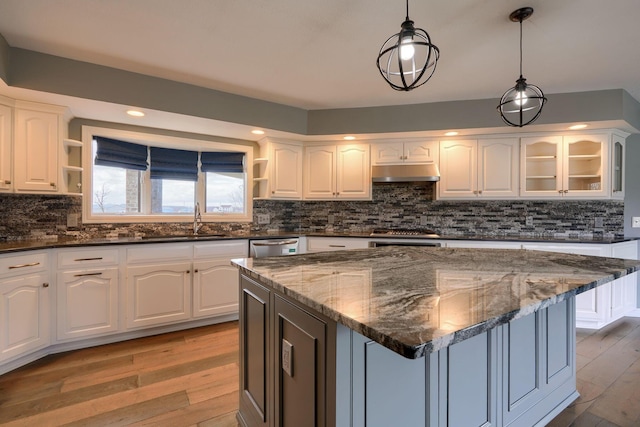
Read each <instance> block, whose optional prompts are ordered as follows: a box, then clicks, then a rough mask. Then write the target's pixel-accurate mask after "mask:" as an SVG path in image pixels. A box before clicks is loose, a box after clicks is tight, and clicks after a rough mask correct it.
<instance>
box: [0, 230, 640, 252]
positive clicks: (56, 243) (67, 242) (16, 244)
mask: <svg viewBox="0 0 640 427" xmlns="http://www.w3.org/2000/svg"><path fill="white" fill-rule="evenodd" d="M301 236H307V237H352V238H366V239H371V240H378V239H394V240H397V239H402V240H404V239H420V240H476V241H486V242H540V243H598V244H613V243H622V242H627V241H632V240H638V238H635V237H627V238H625V237H615V238H597V237H589V236H586V237H585V236H582V237H581V236H578V235H576V236H572V235H569V236H558V235H556V236H539V237H538V236H528V235H527V236H459V235H455V236H450V235H449V236H447V235H443V236H440V237H438V238H431V237H423V238H420V237H414V236H375V237H374V236H371V235H370V234H369V233H368V232H367V233H364V232H362V233H354V232H318V231H315V232H309V231H306V232H304V231H302V232H294V231H279V232H275V233H274V232H264V233H233V234H227V235H225V236H223V237H221V236H219V235H207V234H203V235H198V236H149V237H142V238H138V237H119V238H113V239H111V238H109V239H107V238H99V239H74V238H61V239H58V240H16V241H4V242H3V241H0V255H2V254H4V253H11V252H21V251H29V250H38V249H51V248H69V247H79V246H105V245H130V244H149V243H171V242H202V241H220V240H236V239H277V238H290V237H301Z"/></svg>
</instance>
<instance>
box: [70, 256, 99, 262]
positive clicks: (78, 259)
mask: <svg viewBox="0 0 640 427" xmlns="http://www.w3.org/2000/svg"><path fill="white" fill-rule="evenodd" d="M101 259H102V257H101V256H99V257H95V258H76V259H74V261H98V260H101Z"/></svg>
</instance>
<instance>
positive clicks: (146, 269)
mask: <svg viewBox="0 0 640 427" xmlns="http://www.w3.org/2000/svg"><path fill="white" fill-rule="evenodd" d="M190 301H191V263H190V262H181V263H173V264H172V263H168V264H156V265H143V266H139V267H128V268H127V328H130V329H131V328H140V327H145V326H153V325H160V324H164V323H171V322H175V321H179V320H187V319H189V317H190V315H191V309H190V308H191V305H190Z"/></svg>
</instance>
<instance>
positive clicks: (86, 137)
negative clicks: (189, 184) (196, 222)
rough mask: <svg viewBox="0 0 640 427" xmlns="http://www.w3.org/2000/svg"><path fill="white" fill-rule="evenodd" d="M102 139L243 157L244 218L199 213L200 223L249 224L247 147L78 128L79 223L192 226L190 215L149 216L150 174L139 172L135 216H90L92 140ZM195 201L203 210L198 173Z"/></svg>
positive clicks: (250, 181) (202, 188)
mask: <svg viewBox="0 0 640 427" xmlns="http://www.w3.org/2000/svg"><path fill="white" fill-rule="evenodd" d="M94 135H96V136H102V137H105V138H113V139H119V140H123V141H126V142H131V143H134V144H142V145H147V146H150V147H151V146H153V147H161V148H173V149H178V150H193V151H235V152H242V153H244V155H245V158H244V159H245V160H244V161H245V205H246V209H245V213H244V214H222V213H213V212H205V211H204V210H202V211H201V214H202V220H203V222H251V221H252V220H253V185H252V184H253V167H252V165H253V150H254V147H253V146H251V145H240V144H232V143H224V142H216V141H206V140H198V139H189V138H183V137H175V136H168V135H161V134H154V133H143V132H134V131H128V130H122V129H112V128H103V127H96V126H86V125H83V126H82V142H83V147H84V148H83V150H82V165H83V171H84V172H83V173H82V198H83V201H82V221H83V223H87V224H92V223H93V224H98V223H153V222H161V223H164V222H182V223H191V222H193V215H191V214H182V215H167V214H152V213H151V212H150V209H151V204H150V200H151V179H150V171H149V169H147V170H146V171H145V172H143V174H144V176H143V178H142V183H141V187H140V192H141V199H142V200H143V202H142V203H141V212H140V213H136V214H110V215H104V214H100V213H97V212H96V213H93V212H92V204H93V182H92V181H93V146H92V144H93V137H94ZM195 185H196V194H195V196H196V201H197V202H199V203H200V206H205V193H206V188H205V185H206V183H205V173H204V172H200V171H199V172H198V181H197V182H196V184H195Z"/></svg>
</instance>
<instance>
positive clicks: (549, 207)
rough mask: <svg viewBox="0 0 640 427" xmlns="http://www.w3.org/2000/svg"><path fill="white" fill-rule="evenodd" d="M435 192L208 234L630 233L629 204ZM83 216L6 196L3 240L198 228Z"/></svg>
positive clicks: (44, 200)
mask: <svg viewBox="0 0 640 427" xmlns="http://www.w3.org/2000/svg"><path fill="white" fill-rule="evenodd" d="M434 190H435V185H434V184H432V183H396V184H374V185H373V200H372V201H283V200H277V201H276V200H256V201H254V207H253V209H254V210H253V215H254V222H253V223H252V224H249V223H205V224H204V226H203V229H202V233H219V232H248V231H255V232H268V231H276V230H277V231H295V232H313V231H319V232H322V231H328V232H331V231H334V232H368V231H370V230H371V229H372V228H420V229H433V230H435V231H437V232H438V233H440V234H443V235H457V236H464V235H469V236H473V235H485V236H507V235H509V236H554V235H562V236H573V235H575V236H582V237H589V236H593V237H614V236H621V235H623V234H624V203H623V202H621V201H611V200H581V201H570V200H557V201H540V200H504V201H498V200H492V201H484V200H478V201H441V200H434V193H433V192H434ZM81 212H82V198H81V197H78V196H59V195H27V194H0V215H1V218H2V220H1V221H0V240H24V239H56V238H58V237H74V238H115V237H142V236H148V235H170V234H185V233H190V232H191V227H192V224H191V223H190V222H188V223H130V224H109V223H105V224H83V223H82V218H81ZM69 214H74V215H77V216H78V226H77V227H67V216H68V215H69ZM259 214H269V219H270V222H269V224H258V222H257V221H256V220H255V218H257V215H259ZM527 218H529V219H530V222H529V224H530V225H527V222H528V221H527ZM598 218H602V227H600V226H599V224H596V220H597V219H598ZM596 225H598V226H596Z"/></svg>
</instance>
